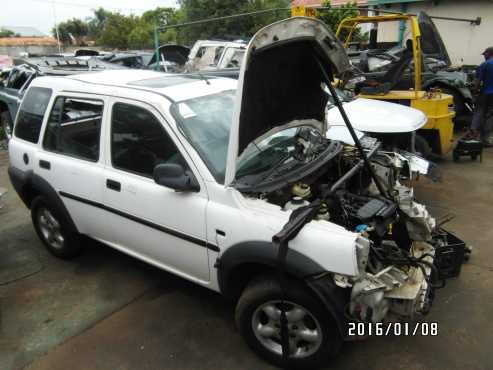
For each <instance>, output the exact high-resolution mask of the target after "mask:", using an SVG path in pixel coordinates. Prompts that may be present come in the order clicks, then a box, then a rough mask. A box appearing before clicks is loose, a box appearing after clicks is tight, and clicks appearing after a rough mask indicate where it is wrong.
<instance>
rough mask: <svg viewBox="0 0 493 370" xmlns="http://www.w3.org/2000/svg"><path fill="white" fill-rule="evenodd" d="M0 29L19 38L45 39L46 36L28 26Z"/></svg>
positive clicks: (2, 27) (0, 27)
mask: <svg viewBox="0 0 493 370" xmlns="http://www.w3.org/2000/svg"><path fill="white" fill-rule="evenodd" d="M0 29H4V30H8V31H12V32H14V33H15V34H16V35H19V36H21V37H46V34H44V33H43V32H41V31H39V30H38V29H36V28H34V27H28V26H0Z"/></svg>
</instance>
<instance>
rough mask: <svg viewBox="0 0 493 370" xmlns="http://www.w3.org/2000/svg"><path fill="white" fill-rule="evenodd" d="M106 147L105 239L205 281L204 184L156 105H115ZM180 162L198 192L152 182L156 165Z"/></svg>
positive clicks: (116, 102) (126, 102)
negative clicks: (192, 179) (178, 189)
mask: <svg viewBox="0 0 493 370" xmlns="http://www.w3.org/2000/svg"><path fill="white" fill-rule="evenodd" d="M109 122H110V124H109V125H108V130H109V131H107V137H108V142H107V143H106V147H107V148H109V152H108V155H107V167H106V170H105V176H104V177H105V184H104V186H105V187H104V189H105V195H104V205H105V209H106V210H107V212H108V222H107V223H106V224H105V229H106V235H105V239H106V240H107V241H108V242H110V243H111V244H112V245H113V246H115V247H117V248H120V249H123V250H125V251H126V252H127V253H130V254H134V255H136V256H138V257H140V258H141V259H144V260H147V261H148V262H151V263H154V264H156V265H158V266H159V267H161V268H164V269H167V270H169V271H171V272H173V273H176V274H178V275H181V276H183V277H186V278H189V279H191V280H195V281H198V282H202V283H206V282H208V280H209V264H208V253H207V248H208V247H209V246H208V245H207V243H206V219H205V212H206V205H207V201H208V197H207V193H206V188H205V184H204V183H203V181H202V179H201V178H200V176H199V174H198V173H197V171H196V169H195V168H194V166H193V163H192V162H191V161H190V160H189V158H188V156H187V155H186V153H185V152H184V151H183V150H182V148H181V145H180V143H179V141H178V140H177V138H176V137H175V136H174V135H173V133H172V131H171V130H170V129H169V128H168V127H167V123H166V121H165V120H164V118H163V116H162V115H160V114H159V112H158V111H157V110H155V109H154V108H153V107H152V106H150V105H147V104H145V103H141V102H136V101H132V100H125V99H116V98H115V99H114V100H112V101H111V115H110V119H109ZM162 163H179V164H181V165H182V166H184V167H185V168H188V169H190V170H191V171H192V172H193V173H194V175H195V177H196V178H197V180H198V181H199V183H200V191H199V192H177V191H175V190H173V189H170V188H167V187H164V186H162V185H158V184H156V183H155V182H154V180H153V176H152V175H153V170H154V167H155V166H156V165H157V164H162Z"/></svg>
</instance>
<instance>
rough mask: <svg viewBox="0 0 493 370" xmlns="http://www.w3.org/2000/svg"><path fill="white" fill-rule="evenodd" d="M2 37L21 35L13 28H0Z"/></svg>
mask: <svg viewBox="0 0 493 370" xmlns="http://www.w3.org/2000/svg"><path fill="white" fill-rule="evenodd" d="M0 37H19V35H18V34H16V33H15V32H13V31H11V30H7V29H5V28H0Z"/></svg>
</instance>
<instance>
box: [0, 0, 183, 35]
mask: <svg viewBox="0 0 493 370" xmlns="http://www.w3.org/2000/svg"><path fill="white" fill-rule="evenodd" d="M99 6H102V7H104V8H107V9H108V10H113V11H116V10H118V11H120V12H121V13H123V14H132V13H133V14H141V13H142V12H144V11H145V10H149V9H154V8H156V7H158V6H173V7H174V6H176V0H138V1H136V0H99V1H98V0H0V27H2V26H31V27H35V28H37V29H39V30H40V31H41V32H44V33H47V34H49V33H50V30H51V29H52V28H53V25H54V23H55V15H56V20H57V21H58V22H61V21H64V20H67V19H70V18H73V17H76V18H82V19H84V18H86V17H89V16H91V15H92V11H91V9H94V8H97V7H99ZM53 8H55V14H54V12H53Z"/></svg>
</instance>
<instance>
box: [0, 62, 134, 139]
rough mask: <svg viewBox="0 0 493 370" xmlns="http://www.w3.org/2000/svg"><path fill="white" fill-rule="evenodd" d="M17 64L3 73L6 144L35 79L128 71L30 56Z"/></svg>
mask: <svg viewBox="0 0 493 370" xmlns="http://www.w3.org/2000/svg"><path fill="white" fill-rule="evenodd" d="M14 63H15V65H14V66H13V67H10V68H8V69H5V70H2V71H0V127H2V128H3V131H4V133H5V136H6V139H7V141H8V140H10V138H11V137H12V130H13V128H14V127H13V123H14V119H15V115H16V114H17V110H18V109H19V105H20V103H21V101H22V98H23V96H24V93H25V92H26V90H27V88H28V87H29V85H30V83H31V82H32V81H33V79H34V78H36V77H39V76H64V75H70V74H76V73H77V74H79V73H83V72H93V71H94V72H95V71H103V70H106V69H123V68H125V67H120V66H117V65H113V64H109V63H105V62H104V61H100V60H97V59H91V60H78V59H76V58H71V57H61V56H55V57H52V56H35V57H33V56H31V57H29V58H24V59H15V60H14Z"/></svg>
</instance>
